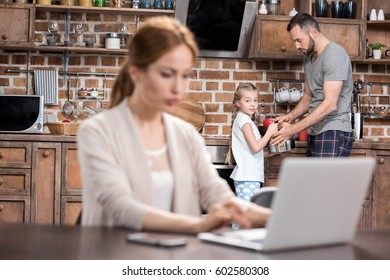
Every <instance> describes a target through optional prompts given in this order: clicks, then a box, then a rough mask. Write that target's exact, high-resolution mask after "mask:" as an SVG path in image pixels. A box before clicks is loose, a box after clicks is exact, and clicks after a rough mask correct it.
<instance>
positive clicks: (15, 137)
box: [0, 134, 390, 150]
mask: <svg viewBox="0 0 390 280" xmlns="http://www.w3.org/2000/svg"><path fill="white" fill-rule="evenodd" d="M204 139H205V142H206V145H209V146H212V145H216V146H228V145H229V138H226V137H205V138H204ZM0 140H1V141H7V140H8V141H41V142H76V141H77V139H76V136H65V135H53V134H0ZM295 144H296V147H298V148H305V147H306V142H302V141H295ZM353 148H355V149H378V150H390V142H379V141H364V140H363V141H359V142H358V141H356V142H354V143H353Z"/></svg>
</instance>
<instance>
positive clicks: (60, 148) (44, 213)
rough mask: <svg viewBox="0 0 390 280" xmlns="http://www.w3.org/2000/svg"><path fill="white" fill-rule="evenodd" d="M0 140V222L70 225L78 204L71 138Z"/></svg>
mask: <svg viewBox="0 0 390 280" xmlns="http://www.w3.org/2000/svg"><path fill="white" fill-rule="evenodd" d="M69 139H70V140H69ZM0 140H1V141H0V222H12V223H32V224H67V225H71V224H74V223H75V221H76V219H77V217H78V215H79V213H80V210H81V202H82V199H81V179H80V172H79V165H78V161H77V146H76V142H75V138H74V137H71V136H67V137H61V136H58V137H54V136H45V135H10V134H7V135H0Z"/></svg>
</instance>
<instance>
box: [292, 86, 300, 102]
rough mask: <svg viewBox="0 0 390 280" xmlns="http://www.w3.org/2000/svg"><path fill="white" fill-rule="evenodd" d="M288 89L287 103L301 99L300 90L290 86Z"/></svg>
mask: <svg viewBox="0 0 390 280" xmlns="http://www.w3.org/2000/svg"><path fill="white" fill-rule="evenodd" d="M289 91H290V100H289V103H295V102H298V101H299V100H301V92H300V91H299V90H298V89H296V88H292V89H290V90H289Z"/></svg>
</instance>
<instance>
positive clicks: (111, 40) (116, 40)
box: [106, 32, 121, 49]
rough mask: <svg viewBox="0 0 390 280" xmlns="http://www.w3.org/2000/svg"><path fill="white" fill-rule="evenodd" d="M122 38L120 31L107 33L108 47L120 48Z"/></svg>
mask: <svg viewBox="0 0 390 280" xmlns="http://www.w3.org/2000/svg"><path fill="white" fill-rule="evenodd" d="M120 48H121V39H120V36H119V33H117V32H111V33H107V35H106V49H120Z"/></svg>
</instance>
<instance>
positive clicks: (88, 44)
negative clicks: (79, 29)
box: [85, 39, 93, 48]
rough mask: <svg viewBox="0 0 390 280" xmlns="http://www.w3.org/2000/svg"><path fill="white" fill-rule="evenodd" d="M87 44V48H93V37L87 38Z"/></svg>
mask: <svg viewBox="0 0 390 280" xmlns="http://www.w3.org/2000/svg"><path fill="white" fill-rule="evenodd" d="M85 46H86V47H87V48H93V40H92V39H87V40H85Z"/></svg>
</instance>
